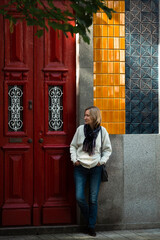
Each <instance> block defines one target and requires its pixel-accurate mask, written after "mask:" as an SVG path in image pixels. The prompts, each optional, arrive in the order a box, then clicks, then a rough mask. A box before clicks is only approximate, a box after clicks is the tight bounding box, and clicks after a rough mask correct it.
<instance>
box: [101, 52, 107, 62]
mask: <svg viewBox="0 0 160 240" xmlns="http://www.w3.org/2000/svg"><path fill="white" fill-rule="evenodd" d="M107 60H108V50H102V61H107Z"/></svg>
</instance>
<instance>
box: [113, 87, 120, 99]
mask: <svg viewBox="0 0 160 240" xmlns="http://www.w3.org/2000/svg"><path fill="white" fill-rule="evenodd" d="M114 97H115V98H119V97H120V87H119V86H114Z"/></svg>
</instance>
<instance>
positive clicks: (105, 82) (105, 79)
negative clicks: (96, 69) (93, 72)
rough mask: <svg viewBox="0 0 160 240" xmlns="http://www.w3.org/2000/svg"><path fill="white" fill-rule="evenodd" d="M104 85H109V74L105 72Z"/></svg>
mask: <svg viewBox="0 0 160 240" xmlns="http://www.w3.org/2000/svg"><path fill="white" fill-rule="evenodd" d="M102 78H103V86H106V85H108V74H103V76H102Z"/></svg>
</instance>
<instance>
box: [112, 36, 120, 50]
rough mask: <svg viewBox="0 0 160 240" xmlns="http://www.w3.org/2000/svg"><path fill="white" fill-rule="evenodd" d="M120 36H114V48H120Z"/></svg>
mask: <svg viewBox="0 0 160 240" xmlns="http://www.w3.org/2000/svg"><path fill="white" fill-rule="evenodd" d="M120 40H121V39H120V38H114V48H115V49H118V48H120Z"/></svg>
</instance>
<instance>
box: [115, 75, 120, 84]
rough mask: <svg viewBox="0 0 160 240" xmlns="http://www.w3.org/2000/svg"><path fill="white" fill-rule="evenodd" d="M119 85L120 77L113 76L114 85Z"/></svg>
mask: <svg viewBox="0 0 160 240" xmlns="http://www.w3.org/2000/svg"><path fill="white" fill-rule="evenodd" d="M119 84H120V75H119V74H114V85H115V86H116V85H119Z"/></svg>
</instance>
